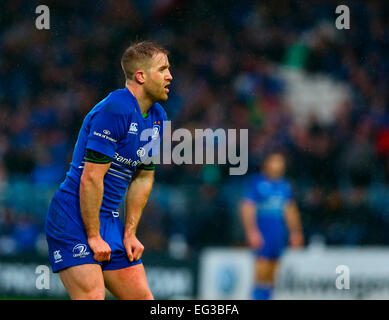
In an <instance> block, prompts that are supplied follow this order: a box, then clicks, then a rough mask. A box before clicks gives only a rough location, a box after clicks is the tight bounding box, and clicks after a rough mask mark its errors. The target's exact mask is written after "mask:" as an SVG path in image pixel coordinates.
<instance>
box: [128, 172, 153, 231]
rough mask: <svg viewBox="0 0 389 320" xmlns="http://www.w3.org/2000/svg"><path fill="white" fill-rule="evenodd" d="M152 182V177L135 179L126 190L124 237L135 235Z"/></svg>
mask: <svg viewBox="0 0 389 320" xmlns="http://www.w3.org/2000/svg"><path fill="white" fill-rule="evenodd" d="M153 181H154V178H153V177H152V176H147V177H144V178H142V177H137V178H136V179H135V180H134V181H132V183H131V185H130V187H129V189H128V190H127V194H126V222H125V227H124V236H132V235H135V233H136V230H137V227H138V224H139V221H140V218H141V216H142V212H143V209H144V207H145V206H146V203H147V201H148V199H149V195H150V192H151V189H152V187H153Z"/></svg>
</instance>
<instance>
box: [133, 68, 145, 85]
mask: <svg viewBox="0 0 389 320" xmlns="http://www.w3.org/2000/svg"><path fill="white" fill-rule="evenodd" d="M135 81H136V82H138V83H140V84H143V83H144V82H145V73H144V71H143V70H138V71H137V72H135Z"/></svg>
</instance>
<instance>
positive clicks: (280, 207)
mask: <svg viewBox="0 0 389 320" xmlns="http://www.w3.org/2000/svg"><path fill="white" fill-rule="evenodd" d="M284 173H285V157H284V156H283V155H282V154H281V153H278V152H274V153H271V154H269V155H267V156H266V158H265V160H264V163H263V168H262V173H261V174H255V175H253V176H252V177H251V180H250V181H249V183H248V186H247V190H246V192H245V194H244V196H243V199H242V201H241V203H240V212H241V216H242V221H243V225H244V229H245V233H246V238H247V241H248V244H249V246H250V247H251V248H252V249H253V250H254V252H255V255H256V266H255V286H254V292H253V298H254V299H255V300H267V299H271V294H272V290H273V286H274V278H275V272H276V268H277V263H278V259H279V258H280V256H281V254H282V253H283V250H284V249H285V248H286V246H287V245H288V237H289V244H290V246H291V247H301V246H302V245H303V243H304V236H303V232H302V225H301V221H300V215H299V211H298V208H297V205H296V203H295V201H294V200H293V195H292V190H291V187H290V185H289V183H288V182H287V181H286V180H285V179H284V178H283V176H284Z"/></svg>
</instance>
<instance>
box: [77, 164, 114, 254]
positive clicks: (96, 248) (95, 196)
mask: <svg viewBox="0 0 389 320" xmlns="http://www.w3.org/2000/svg"><path fill="white" fill-rule="evenodd" d="M110 165H111V164H110V163H105V164H100V163H92V162H85V166H84V170H83V173H82V175H81V180H80V208H81V216H82V220H83V222H84V226H85V230H86V234H87V237H88V244H89V246H90V247H91V249H92V251H93V252H94V258H95V260H96V261H100V262H101V261H104V260H109V258H110V248H109V246H108V244H107V243H106V242H105V241H104V240H103V239H102V238H101V235H100V218H99V213H100V207H101V203H102V201H103V193H104V176H105V174H106V173H107V171H108V169H109V167H110Z"/></svg>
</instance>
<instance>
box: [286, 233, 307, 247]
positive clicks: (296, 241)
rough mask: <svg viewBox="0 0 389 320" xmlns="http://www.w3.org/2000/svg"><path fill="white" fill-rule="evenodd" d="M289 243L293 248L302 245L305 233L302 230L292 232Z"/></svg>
mask: <svg viewBox="0 0 389 320" xmlns="http://www.w3.org/2000/svg"><path fill="white" fill-rule="evenodd" d="M289 244H290V246H291V247H292V248H299V247H302V246H303V245H304V234H303V233H302V232H301V231H292V232H290V235H289Z"/></svg>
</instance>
